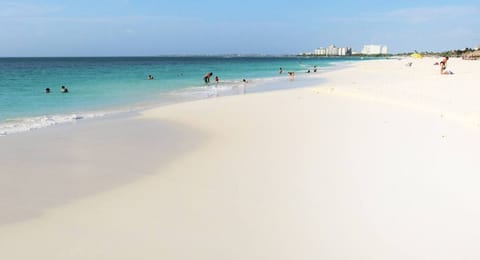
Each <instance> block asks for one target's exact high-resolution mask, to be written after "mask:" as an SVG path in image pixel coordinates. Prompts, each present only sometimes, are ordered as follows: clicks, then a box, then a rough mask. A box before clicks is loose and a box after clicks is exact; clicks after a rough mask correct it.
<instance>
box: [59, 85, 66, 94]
mask: <svg viewBox="0 0 480 260" xmlns="http://www.w3.org/2000/svg"><path fill="white" fill-rule="evenodd" d="M60 92H62V93H68V88H66V87H65V86H62V87H61V88H60Z"/></svg>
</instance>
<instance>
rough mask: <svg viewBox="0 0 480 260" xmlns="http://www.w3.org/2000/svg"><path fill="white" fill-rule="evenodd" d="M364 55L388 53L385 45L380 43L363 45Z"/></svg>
mask: <svg viewBox="0 0 480 260" xmlns="http://www.w3.org/2000/svg"><path fill="white" fill-rule="evenodd" d="M362 54H364V55H379V54H388V48H387V46H382V45H364V46H363V49H362Z"/></svg>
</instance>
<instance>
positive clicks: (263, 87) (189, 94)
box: [0, 61, 358, 138]
mask: <svg viewBox="0 0 480 260" xmlns="http://www.w3.org/2000/svg"><path fill="white" fill-rule="evenodd" d="M357 62H358V61H357ZM350 63H352V61H342V62H335V63H333V64H332V65H329V66H326V67H319V73H311V74H307V73H304V72H302V73H301V74H299V75H297V77H296V78H297V80H296V81H293V82H292V81H291V80H289V79H288V77H286V76H276V77H262V78H254V79H249V83H247V84H245V83H242V82H241V79H237V80H233V81H232V80H227V81H223V82H221V84H220V85H219V86H218V88H217V87H216V85H215V84H214V83H211V84H209V85H207V86H193V87H188V88H185V89H178V90H171V91H170V92H166V93H162V94H161V96H158V98H157V99H156V100H155V101H154V100H148V101H144V102H140V103H138V102H137V103H132V104H128V105H127V104H126V105H122V106H113V107H109V108H105V109H94V110H85V111H76V112H71V113H66V114H48V115H40V116H33V117H23V118H15V119H8V120H7V121H4V122H0V138H1V137H4V136H9V135H12V134H22V133H25V132H29V131H36V130H39V129H44V128H49V127H52V126H57V125H63V124H71V123H77V122H80V121H82V120H84V119H88V120H91V119H93V120H96V119H102V118H108V117H111V116H113V117H117V116H119V115H122V114H127V115H128V114H129V113H136V112H141V111H143V110H148V109H152V108H155V107H160V106H168V105H172V104H178V103H183V102H191V101H195V100H202V99H209V98H214V97H223V96H232V95H243V94H246V93H247V92H249V93H250V92H252V93H256V92H268V91H276V90H282V89H290V88H298V87H309V86H313V85H317V84H320V82H321V81H322V80H321V79H320V76H319V75H320V74H321V73H323V72H326V71H331V70H336V69H342V68H343V67H345V66H348V64H350ZM353 63H354V61H353ZM247 89H248V90H247ZM158 94H159V93H157V95H158Z"/></svg>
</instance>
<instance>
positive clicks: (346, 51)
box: [314, 45, 352, 56]
mask: <svg viewBox="0 0 480 260" xmlns="http://www.w3.org/2000/svg"><path fill="white" fill-rule="evenodd" d="M314 55H316V56H347V55H352V48H347V47H340V48H338V47H335V45H330V46H328V47H327V48H323V47H322V48H317V49H315V52H314Z"/></svg>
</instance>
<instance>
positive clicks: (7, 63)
mask: <svg viewBox="0 0 480 260" xmlns="http://www.w3.org/2000/svg"><path fill="white" fill-rule="evenodd" d="M356 60H359V59H358V58H351V57H349V58H311V57H236V56H221V57H93V58H92V57H85V58H0V135H8V134H12V133H18V132H23V131H29V130H32V129H38V128H43V127H47V126H50V125H55V124H59V123H63V122H72V121H76V120H80V119H84V118H92V117H101V116H105V115H108V114H112V113H119V112H126V111H135V110H138V109H143V108H147V107H151V106H154V105H159V104H167V103H174V102H182V101H186V100H194V99H202V98H212V97H219V96H225V95H234V94H244V93H249V92H258V91H268V90H273V89H278V88H293V87H299V86H302V84H303V85H305V84H307V83H308V81H309V78H311V80H318V77H308V76H307V75H313V68H314V66H317V68H318V72H317V74H316V75H318V74H321V72H322V71H324V70H325V69H329V68H332V67H333V66H336V65H338V64H342V63H345V62H352V61H356ZM280 67H281V68H282V69H283V71H284V72H283V73H282V74H279V68H280ZM309 69H310V70H311V74H308V73H306V72H307V70H309ZM288 71H294V72H295V73H296V78H295V80H294V81H291V80H289V79H288V76H287V72H288ZM207 72H213V76H212V77H211V82H210V84H208V85H207V84H205V82H204V80H203V76H204V74H205V73H207ZM148 75H152V76H153V80H148V79H147V77H148ZM215 76H218V77H219V79H220V81H219V84H218V85H216V84H215V80H214V78H215ZM243 79H246V80H247V81H248V83H244V82H243V81H242V80H243ZM310 83H312V82H310ZM61 86H65V87H67V89H68V90H69V93H61V92H60V88H61ZM46 88H50V89H51V92H50V93H45V89H46Z"/></svg>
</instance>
